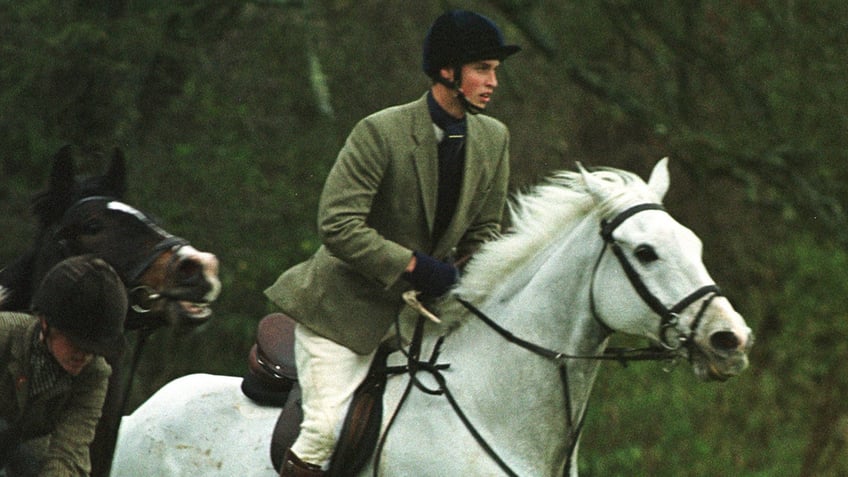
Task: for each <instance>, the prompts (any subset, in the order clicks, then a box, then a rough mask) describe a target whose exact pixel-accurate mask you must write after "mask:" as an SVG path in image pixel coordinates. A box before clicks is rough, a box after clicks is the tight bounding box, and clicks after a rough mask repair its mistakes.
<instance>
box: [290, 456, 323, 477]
mask: <svg viewBox="0 0 848 477" xmlns="http://www.w3.org/2000/svg"><path fill="white" fill-rule="evenodd" d="M325 474H326V473H325V472H324V471H323V470H321V467H319V466H317V465H312V464H308V463H306V462H304V461H302V460H300V458H299V457H298V456H296V455H295V454H294V452H292V450H291V449H288V450H286V455H285V456H284V457H283V465H282V466H280V477H324V475H325Z"/></svg>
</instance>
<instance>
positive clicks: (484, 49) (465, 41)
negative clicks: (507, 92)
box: [421, 10, 521, 107]
mask: <svg viewBox="0 0 848 477" xmlns="http://www.w3.org/2000/svg"><path fill="white" fill-rule="evenodd" d="M519 51H521V47H520V46H518V45H506V44H504V39H503V34H502V33H501V30H500V28H498V26H497V25H496V24H495V22H493V21H492V20H490V19H489V18H486V17H484V16H483V15H480V14H478V13H474V12H470V11H467V10H452V11H448V12H445V13H443V14H442V15H440V16H439V17H438V18H436V20H435V21H434V22H433V25H432V26H430V29H429V30H428V31H427V36H426V37H425V38H424V47H423V61H422V65H421V66H422V69H423V70H424V73H425V74H426V75H427V76H429V77H430V78H432V79H433V80H434V81H438V82H440V83H442V84H445V85H447V86H448V87H451V88H455V89H459V81H460V78H459V72H460V70H461V68H462V65H464V64H468V63H472V62H474V61H480V60H491V59H496V60H499V61H503V60H504V59H505V58H506V57H508V56H510V55H513V54H515V53H517V52H519ZM445 67H452V68H455V70H456V75H455V81H454V82H453V83H452V84H451V83H448V82H447V80H445V79H444V78H442V77H441V75H440V74H439V71H440V70H441V69H442V68H445ZM463 99H464V98H463ZM467 106H468V104H467V103H466V107H467Z"/></svg>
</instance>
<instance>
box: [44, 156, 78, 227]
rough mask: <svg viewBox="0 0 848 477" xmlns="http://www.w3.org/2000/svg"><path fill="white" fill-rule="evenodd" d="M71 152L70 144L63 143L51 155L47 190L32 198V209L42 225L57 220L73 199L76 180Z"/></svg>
mask: <svg viewBox="0 0 848 477" xmlns="http://www.w3.org/2000/svg"><path fill="white" fill-rule="evenodd" d="M71 152H72V151H71V146H70V145H65V146H63V147H62V148H61V149H59V151H57V152H56V154H55V155H53V168H52V170H51V172H50V179H49V180H48V184H47V190H46V191H44V192H42V193H40V194H38V195H37V196H35V198H34V199H33V211H34V212H35V215H36V216H37V217H38V218H39V220H40V221H41V225H42V226H47V225H50V224H53V223H56V222H58V221H59V219H61V218H62V214H64V213H65V210H67V208H68V207H70V206H71V204H72V202H73V200H74V194H75V193H76V182H75V179H74V174H75V167H74V158H73V155H72V154H71Z"/></svg>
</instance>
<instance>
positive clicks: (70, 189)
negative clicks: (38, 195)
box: [48, 144, 76, 200]
mask: <svg viewBox="0 0 848 477" xmlns="http://www.w3.org/2000/svg"><path fill="white" fill-rule="evenodd" d="M75 173H76V172H75V170H74V158H73V156H72V155H71V146H70V145H69V144H68V145H65V146H62V148H61V149H59V151H58V152H56V154H55V155H54V156H53V169H52V170H51V171H50V181H49V184H48V190H49V194H50V195H52V196H53V197H57V198H58V197H67V199H68V200H70V199H71V197H72V196H73V194H74V186H75V184H76V183H75V182H74V174H75Z"/></svg>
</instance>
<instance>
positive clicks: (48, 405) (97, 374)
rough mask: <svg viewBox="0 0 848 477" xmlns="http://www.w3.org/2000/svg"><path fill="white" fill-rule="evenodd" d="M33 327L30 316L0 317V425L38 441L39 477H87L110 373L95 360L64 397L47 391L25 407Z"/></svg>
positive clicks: (103, 363) (102, 362) (9, 314)
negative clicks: (41, 452) (40, 456)
mask: <svg viewBox="0 0 848 477" xmlns="http://www.w3.org/2000/svg"><path fill="white" fill-rule="evenodd" d="M38 327H39V323H38V321H37V320H36V319H35V318H34V317H33V316H31V315H28V314H25V313H12V312H0V419H3V420H5V421H6V422H7V423H9V424H11V425H17V428H18V429H19V436H20V438H21V439H22V440H30V439H34V438H39V437H41V439H39V444H40V445H42V446H43V448H44V458H45V460H44V466H43V467H42V469H41V473H40V474H39V475H40V476H45V477H46V476H50V477H77V476H86V475H89V474H90V473H91V460H90V456H89V452H88V446H89V445H90V444H91V441H92V440H93V439H94V429H95V426H96V425H97V421H98V420H99V419H100V414H101V412H102V407H103V401H104V399H105V398H106V388H107V386H108V378H109V375H110V374H111V372H112V369H111V368H110V367H109V365H108V364H107V363H106V361H105V360H104V359H103V358H101V357H96V358H95V359H94V361H92V362H91V364H89V365H88V366H86V368H85V369H84V370H83V371H82V372H81V373H80V374H79V375H78V376H75V377H74V378H73V381H72V384H71V391H70V392H69V393H58V392H52V391H50V390H48V391H45V392H44V393H43V394H42V395H41V396H39V397H38V398H37V399H36V400H34V401H30V400H29V399H28V397H27V394H28V390H29V373H30V368H29V362H30V359H29V356H30V352H31V344H32V339H33V336H34V335H35V333H36V332H37V331H38ZM43 436H49V437H48V438H43Z"/></svg>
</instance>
